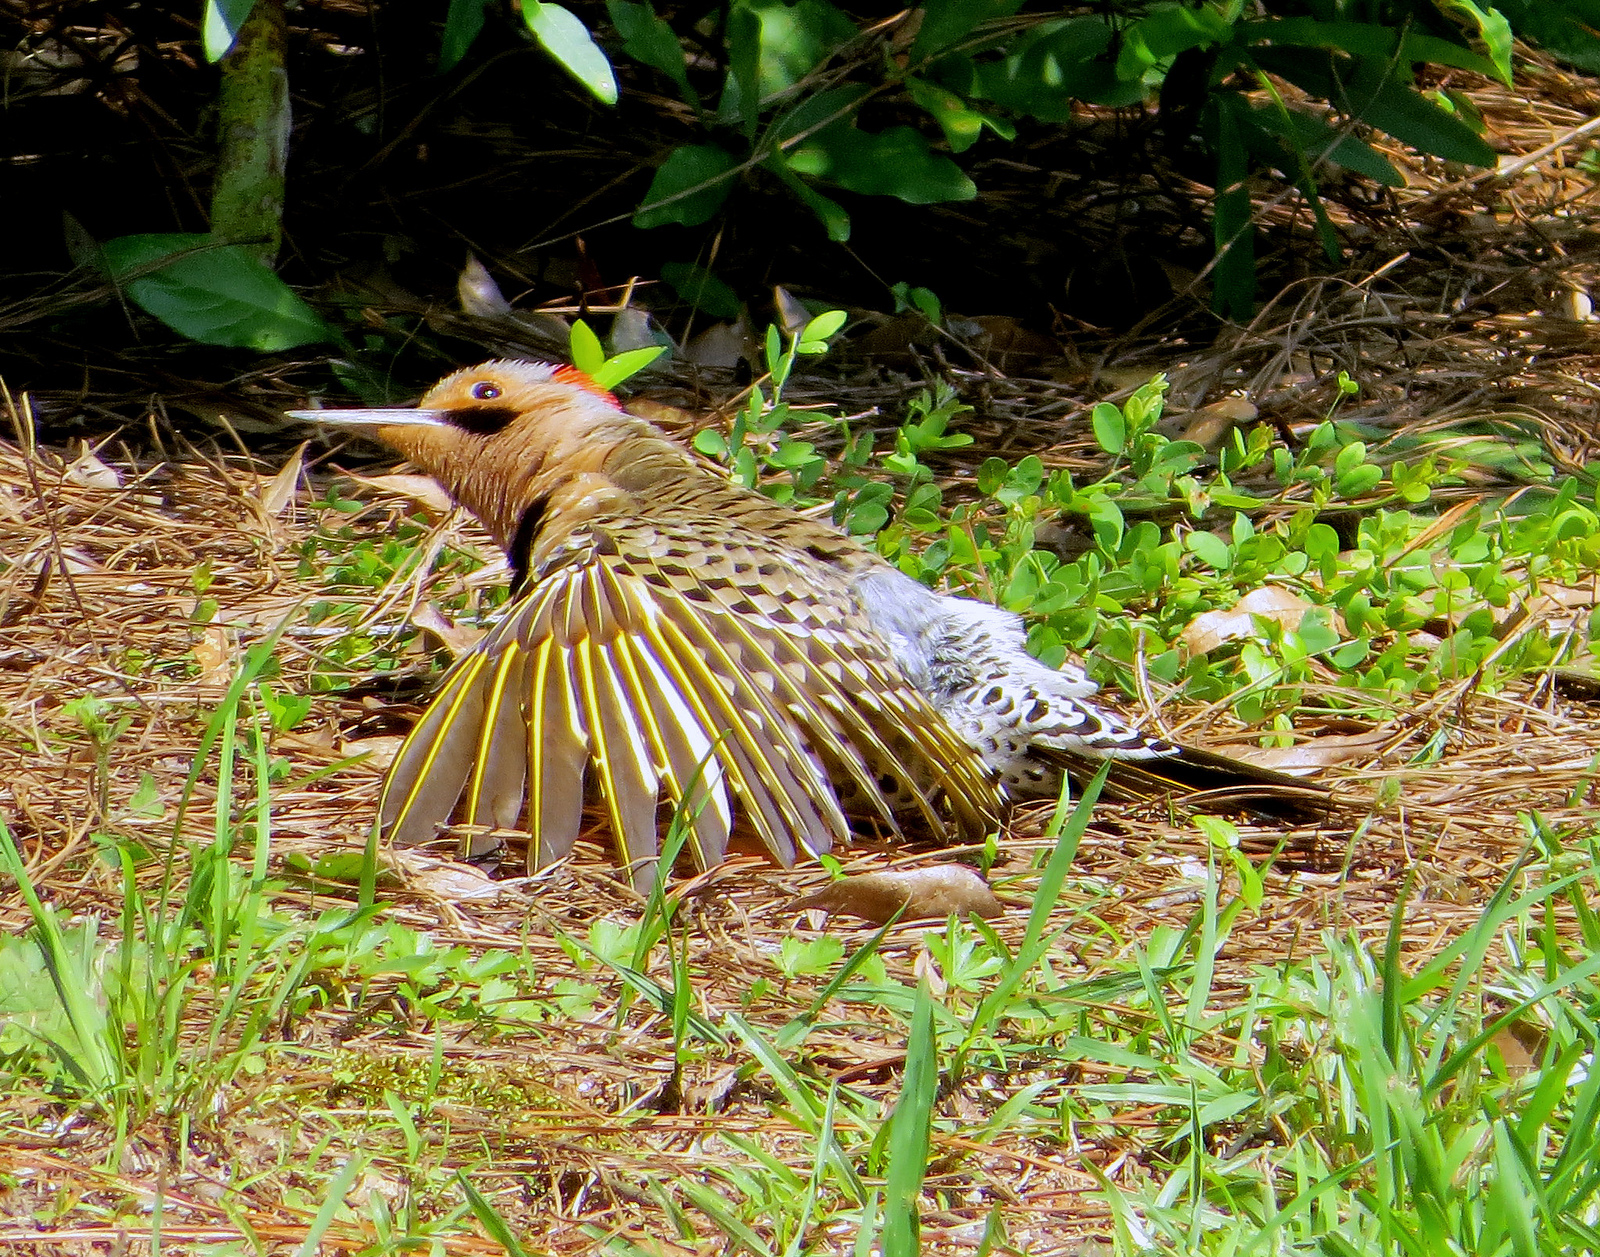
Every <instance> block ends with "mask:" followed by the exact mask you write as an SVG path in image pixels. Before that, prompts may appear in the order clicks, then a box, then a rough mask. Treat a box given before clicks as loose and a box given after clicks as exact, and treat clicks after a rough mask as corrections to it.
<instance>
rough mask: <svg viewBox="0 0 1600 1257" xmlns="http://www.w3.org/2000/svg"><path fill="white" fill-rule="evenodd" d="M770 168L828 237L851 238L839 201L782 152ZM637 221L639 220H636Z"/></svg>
mask: <svg viewBox="0 0 1600 1257" xmlns="http://www.w3.org/2000/svg"><path fill="white" fill-rule="evenodd" d="M766 167H767V169H768V170H770V171H772V172H773V173H774V174H776V175H777V176H778V177H779V178H780V179H782V180H783V182H784V183H785V184H786V185H787V186H788V188H789V190H790V191H791V192H793V193H794V194H795V196H796V197H797V198H799V200H800V202H801V204H803V205H804V206H805V207H806V208H807V209H808V210H810V211H811V212H812V213H813V214H815V215H816V216H817V219H818V221H820V222H821V223H822V226H823V228H824V230H826V231H827V233H828V239H829V240H831V241H833V242H834V243H835V244H843V243H844V242H845V241H847V240H848V239H850V215H849V214H847V213H846V212H845V210H844V207H843V206H841V205H840V204H839V203H838V202H837V201H834V200H832V199H830V198H829V197H826V196H823V195H822V193H820V192H818V191H817V190H816V189H815V188H813V187H811V185H810V184H808V183H807V182H806V181H805V180H804V179H802V178H801V177H800V176H799V175H797V174H795V172H794V171H793V170H791V169H790V168H789V163H788V162H787V161H786V160H785V159H784V156H783V154H782V153H774V154H773V155H772V156H771V157H769V158H768V159H767V161H766ZM635 221H637V220H635Z"/></svg>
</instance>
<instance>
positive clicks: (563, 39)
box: [522, 0, 617, 105]
mask: <svg viewBox="0 0 1600 1257" xmlns="http://www.w3.org/2000/svg"><path fill="white" fill-rule="evenodd" d="M522 20H523V21H524V22H526V23H527V25H528V29H529V30H530V31H532V32H533V37H534V38H535V39H537V40H538V41H539V46H540V47H541V48H543V49H544V50H545V51H546V52H548V53H549V54H550V55H551V56H552V57H554V58H555V59H556V61H557V63H558V64H559V65H560V66H561V68H562V69H563V70H565V71H566V72H567V73H568V74H570V75H572V77H573V78H575V79H577V80H578V82H580V83H582V84H583V86H584V87H586V88H588V89H589V91H590V92H591V93H592V94H593V95H594V96H595V98H596V99H597V100H600V101H602V102H604V103H605V104H607V105H614V104H616V103H617V76H616V75H615V74H613V73H612V72H611V62H610V61H608V60H607V59H606V54H605V53H603V52H601V51H600V46H599V45H598V44H596V43H595V42H594V38H593V36H591V35H590V34H589V28H588V27H587V26H585V25H584V24H583V22H582V21H580V20H579V19H578V17H577V15H576V14H574V13H573V12H572V11H571V10H570V9H563V8H562V7H561V6H560V5H559V4H544V3H541V0H522Z"/></svg>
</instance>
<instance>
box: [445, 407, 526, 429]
mask: <svg viewBox="0 0 1600 1257" xmlns="http://www.w3.org/2000/svg"><path fill="white" fill-rule="evenodd" d="M517 414H518V411H517V408H516V407H515V406H457V407H456V408H455V409H454V410H447V411H445V417H446V419H447V420H448V421H449V422H450V423H451V425H452V426H454V427H457V428H460V429H461V430H462V431H463V432H471V433H473V434H474V435H475V436H493V435H494V434H495V433H496V432H500V431H502V430H503V429H504V428H505V426H506V425H507V424H508V423H510V422H511V421H512V420H513V419H515V418H516V417H517Z"/></svg>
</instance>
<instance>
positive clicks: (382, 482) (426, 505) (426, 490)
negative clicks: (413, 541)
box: [346, 473, 455, 515]
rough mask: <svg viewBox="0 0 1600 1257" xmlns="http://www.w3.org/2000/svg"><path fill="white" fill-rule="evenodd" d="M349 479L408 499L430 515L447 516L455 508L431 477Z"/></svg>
mask: <svg viewBox="0 0 1600 1257" xmlns="http://www.w3.org/2000/svg"><path fill="white" fill-rule="evenodd" d="M346 474H349V473H346ZM350 479H351V480H354V481H355V482H356V483H357V484H364V485H369V486H371V487H372V488H374V489H377V490H379V491H380V492H383V493H396V494H399V495H400V496H401V497H403V498H410V499H411V500H412V501H413V502H415V503H416V504H417V505H418V506H420V507H422V508H423V509H424V510H425V511H427V512H428V513H429V514H431V515H448V514H449V513H450V511H451V510H452V509H453V508H454V506H455V503H454V502H453V501H452V500H451V498H450V495H449V494H448V493H446V492H445V490H444V486H443V485H442V484H440V483H439V482H438V481H437V480H435V479H434V478H433V477H432V476H405V475H399V474H396V475H392V476H356V475H351V476H350Z"/></svg>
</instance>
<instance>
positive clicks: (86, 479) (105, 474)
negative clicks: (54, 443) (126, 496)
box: [65, 441, 122, 489]
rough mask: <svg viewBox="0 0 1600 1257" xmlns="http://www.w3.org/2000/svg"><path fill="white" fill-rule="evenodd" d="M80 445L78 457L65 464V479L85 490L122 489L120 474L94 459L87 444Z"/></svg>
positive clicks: (84, 442) (93, 454)
mask: <svg viewBox="0 0 1600 1257" xmlns="http://www.w3.org/2000/svg"><path fill="white" fill-rule="evenodd" d="M80 445H81V446H82V449H81V451H80V452H79V454H78V456H77V457H76V458H74V459H73V460H72V461H71V462H70V463H68V464H67V468H66V472H65V475H66V478H67V479H68V480H70V481H71V482H72V483H73V484H81V485H82V486H83V487H84V488H86V489H120V488H122V473H121V472H119V471H117V470H116V468H114V467H108V466H106V464H104V463H102V462H101V461H100V460H99V459H98V458H96V457H95V453H94V451H93V450H91V449H90V448H89V442H87V441H83V442H80Z"/></svg>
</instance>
